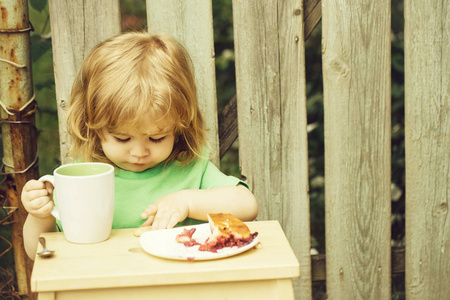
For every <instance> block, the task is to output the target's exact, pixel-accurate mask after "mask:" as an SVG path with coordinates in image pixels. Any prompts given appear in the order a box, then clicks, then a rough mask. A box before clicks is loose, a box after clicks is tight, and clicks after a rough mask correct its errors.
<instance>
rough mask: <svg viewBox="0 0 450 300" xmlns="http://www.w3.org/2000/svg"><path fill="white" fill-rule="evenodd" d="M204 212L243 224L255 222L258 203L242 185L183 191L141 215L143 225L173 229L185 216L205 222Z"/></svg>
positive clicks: (156, 204)
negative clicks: (230, 218) (231, 218)
mask: <svg viewBox="0 0 450 300" xmlns="http://www.w3.org/2000/svg"><path fill="white" fill-rule="evenodd" d="M207 213H230V214H232V215H234V216H235V217H237V218H239V219H241V220H243V221H251V220H254V219H255V218H256V216H257V214H258V204H257V202H256V199H255V197H254V196H253V194H252V192H250V190H249V189H247V188H246V187H245V186H243V185H238V186H223V187H219V188H215V189H207V190H182V191H179V192H176V193H173V194H170V195H167V196H165V197H163V198H161V199H159V200H158V201H157V202H156V203H155V204H153V205H150V206H149V207H148V208H147V209H146V210H145V211H144V212H143V214H142V217H143V218H147V221H145V222H144V224H142V226H150V225H152V227H153V229H164V228H172V227H174V226H175V225H176V224H177V223H178V222H181V221H183V220H184V219H186V218H187V217H189V218H193V219H197V220H202V221H207V216H206V214H207Z"/></svg>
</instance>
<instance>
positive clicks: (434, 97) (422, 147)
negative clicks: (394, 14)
mask: <svg viewBox="0 0 450 300" xmlns="http://www.w3.org/2000/svg"><path fill="white" fill-rule="evenodd" d="M449 115H450V3H449V1H448V0H432V1H405V158H406V163H405V173H406V204H405V205H406V211H405V219H406V224H405V227H406V228H405V231H406V237H405V244H406V245H405V246H406V261H405V281H406V282H405V292H406V299H411V300H416V299H417V300H418V299H450V285H449V284H448V282H449V280H450V254H449V251H450V217H449V208H448V206H449V202H450V154H449V149H450V116H449Z"/></svg>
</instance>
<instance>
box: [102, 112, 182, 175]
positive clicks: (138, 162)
mask: <svg viewBox="0 0 450 300" xmlns="http://www.w3.org/2000/svg"><path fill="white" fill-rule="evenodd" d="M137 127H138V128H130V126H123V127H120V128H117V129H115V130H114V131H113V132H109V131H108V130H107V129H103V138H102V139H101V143H102V149H103V152H104V153H105V155H106V157H107V158H108V159H109V160H110V161H111V162H113V163H114V164H115V165H116V166H118V167H119V168H121V169H124V170H127V171H133V172H142V171H145V170H147V169H151V168H153V167H155V166H157V165H158V164H160V163H161V162H163V161H164V160H166V159H167V158H168V157H169V155H170V153H172V149H173V145H174V141H175V137H174V133H173V130H172V129H171V128H169V127H168V126H167V124H165V123H164V122H163V121H161V122H158V123H155V122H152V121H151V120H142V121H141V122H140V123H139V126H137Z"/></svg>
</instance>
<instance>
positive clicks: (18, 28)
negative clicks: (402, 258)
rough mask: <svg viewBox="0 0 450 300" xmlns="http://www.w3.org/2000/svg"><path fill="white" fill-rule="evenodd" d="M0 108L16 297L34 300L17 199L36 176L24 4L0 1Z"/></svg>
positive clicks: (22, 213) (22, 0)
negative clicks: (12, 210)
mask: <svg viewBox="0 0 450 300" xmlns="http://www.w3.org/2000/svg"><path fill="white" fill-rule="evenodd" d="M0 3H1V4H0V9H1V20H0V74H1V76H0V104H1V107H2V108H1V124H2V138H3V151H4V157H3V166H4V168H5V169H4V170H1V171H2V172H4V175H5V176H6V181H5V182H6V184H5V185H6V186H5V188H6V197H7V201H8V205H9V206H12V207H17V208H18V209H17V210H16V211H15V212H14V213H13V218H12V219H13V223H12V226H11V234H12V243H13V249H14V261H15V266H16V277H17V284H18V289H19V294H20V295H21V296H22V297H23V298H28V299H33V298H34V297H33V295H32V293H31V288H30V284H29V283H30V277H31V269H32V261H31V260H30V259H29V258H28V257H27V255H26V253H25V250H24V245H23V234H22V230H23V223H24V222H25V218H26V215H27V212H26V211H25V209H24V208H23V206H22V203H21V201H20V194H21V191H22V188H23V186H24V184H25V182H26V181H28V180H29V179H31V178H37V177H38V168H36V166H37V162H38V159H37V141H36V127H35V117H34V112H35V111H36V107H37V105H36V102H35V101H34V93H33V84H32V78H31V58H30V31H31V30H32V28H31V24H30V23H29V19H28V1H26V0H19V1H17V0H4V1H2V2H0Z"/></svg>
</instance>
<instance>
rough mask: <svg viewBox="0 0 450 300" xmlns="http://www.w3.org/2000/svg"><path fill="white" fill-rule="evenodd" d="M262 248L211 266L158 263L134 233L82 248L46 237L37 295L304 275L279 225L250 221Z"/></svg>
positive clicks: (117, 233)
mask: <svg viewBox="0 0 450 300" xmlns="http://www.w3.org/2000/svg"><path fill="white" fill-rule="evenodd" d="M247 225H248V227H249V228H250V230H251V231H252V232H254V231H257V232H258V233H259V235H258V238H259V241H260V246H261V247H256V248H252V249H250V250H248V251H246V252H244V253H241V254H239V255H236V256H232V257H228V258H224V259H217V260H208V261H193V262H189V261H178V260H169V259H163V258H158V257H155V256H152V255H150V254H148V253H146V252H145V251H143V250H142V248H141V247H140V244H139V238H138V237H135V236H134V234H133V233H134V231H135V229H117V230H113V231H112V233H111V236H110V238H109V239H108V240H107V241H105V242H102V243H98V244H89V245H79V244H72V243H69V242H67V241H66V239H65V238H64V235H63V233H55V232H53V233H44V234H43V236H44V237H45V238H46V240H47V247H48V248H49V249H51V250H55V251H56V254H55V256H53V257H52V258H41V257H36V260H35V264H34V268H33V273H32V277H31V288H32V290H33V291H34V292H55V291H67V290H85V289H105V288H120V287H127V288H130V287H142V286H164V285H180V284H188V285H189V284H199V283H213V282H215V283H218V282H238V281H254V280H273V279H283V278H289V279H290V278H294V277H299V276H300V266H299V262H298V260H297V258H296V257H295V255H294V253H293V251H292V249H291V247H290V245H289V243H288V241H287V239H286V236H285V234H284V232H283V230H282V228H281V226H280V224H279V223H278V221H255V222H248V223H247Z"/></svg>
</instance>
